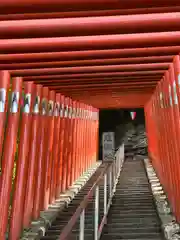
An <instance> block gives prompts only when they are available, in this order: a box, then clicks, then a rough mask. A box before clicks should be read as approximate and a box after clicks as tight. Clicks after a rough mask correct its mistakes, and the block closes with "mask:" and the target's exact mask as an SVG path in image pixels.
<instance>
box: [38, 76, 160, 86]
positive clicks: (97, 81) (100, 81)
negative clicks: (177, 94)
mask: <svg viewBox="0 0 180 240" xmlns="http://www.w3.org/2000/svg"><path fill="white" fill-rule="evenodd" d="M159 79H160V77H159V78H157V77H156V78H142V79H139V78H138V79H137V78H136V79H131V78H129V79H118V78H115V79H112V78H109V79H104V78H103V79H100V80H99V79H92V80H91V79H90V80H89V79H85V80H83V81H78V79H77V80H73V81H71V80H70V81H56V82H53V81H41V82H38V83H40V84H42V85H46V86H62V85H68V84H69V85H73V84H81V85H83V84H89V83H110V84H111V83H122V84H125V83H131V84H135V83H138V82H139V83H143V82H157V81H159Z"/></svg>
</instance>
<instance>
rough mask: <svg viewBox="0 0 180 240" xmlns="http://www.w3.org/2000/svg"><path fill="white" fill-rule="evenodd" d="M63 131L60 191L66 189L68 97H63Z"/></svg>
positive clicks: (68, 121)
mask: <svg viewBox="0 0 180 240" xmlns="http://www.w3.org/2000/svg"><path fill="white" fill-rule="evenodd" d="M64 118H65V126H64V127H65V132H64V144H63V159H62V182H61V184H62V188H61V190H62V192H64V191H65V190H66V187H67V185H66V183H67V167H68V160H67V158H68V148H69V134H70V119H69V98H65V110H64Z"/></svg>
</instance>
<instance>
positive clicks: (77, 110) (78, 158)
mask: <svg viewBox="0 0 180 240" xmlns="http://www.w3.org/2000/svg"><path fill="white" fill-rule="evenodd" d="M76 106H77V108H76V121H77V132H76V162H75V179H77V178H78V177H79V175H80V138H81V127H80V122H81V121H80V103H79V102H77V105H76Z"/></svg>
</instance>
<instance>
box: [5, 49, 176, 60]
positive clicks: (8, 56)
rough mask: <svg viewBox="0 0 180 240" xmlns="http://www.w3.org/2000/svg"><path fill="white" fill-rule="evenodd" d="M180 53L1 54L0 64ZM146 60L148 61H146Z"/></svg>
mask: <svg viewBox="0 0 180 240" xmlns="http://www.w3.org/2000/svg"><path fill="white" fill-rule="evenodd" d="M179 52H180V46H168V47H149V48H148V47H147V48H126V49H106V50H87V51H71V52H43V53H19V54H0V63H1V64H6V63H28V62H36V63H38V62H47V61H73V60H76V61H77V60H93V59H94V60H96V59H99V60H100V59H103V60H104V59H108V58H124V60H125V58H127V57H128V58H129V57H131V58H132V57H133V58H134V61H136V60H135V59H136V58H137V59H138V58H139V57H146V58H154V57H155V56H161V55H162V56H166V55H175V54H178V53H179ZM145 60H146V59H145Z"/></svg>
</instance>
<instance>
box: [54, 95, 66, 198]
mask: <svg viewBox="0 0 180 240" xmlns="http://www.w3.org/2000/svg"><path fill="white" fill-rule="evenodd" d="M64 111H65V97H64V96H63V95H61V99H60V132H59V144H60V145H59V151H58V167H57V173H56V198H58V197H59V194H60V193H61V191H62V175H63V149H64V136H65V127H66V126H65V123H66V122H65V117H64Z"/></svg>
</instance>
